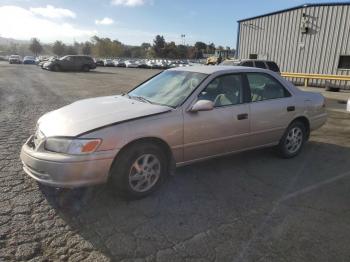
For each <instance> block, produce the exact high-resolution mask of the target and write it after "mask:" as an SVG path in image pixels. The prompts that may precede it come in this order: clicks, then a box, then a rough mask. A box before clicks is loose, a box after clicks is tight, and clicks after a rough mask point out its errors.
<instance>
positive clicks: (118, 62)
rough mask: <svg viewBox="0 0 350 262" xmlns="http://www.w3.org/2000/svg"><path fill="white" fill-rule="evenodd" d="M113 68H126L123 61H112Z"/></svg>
mask: <svg viewBox="0 0 350 262" xmlns="http://www.w3.org/2000/svg"><path fill="white" fill-rule="evenodd" d="M114 66H117V67H126V64H125V61H124V60H115V61H114Z"/></svg>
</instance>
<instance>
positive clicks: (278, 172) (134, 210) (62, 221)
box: [0, 63, 350, 262]
mask: <svg viewBox="0 0 350 262" xmlns="http://www.w3.org/2000/svg"><path fill="white" fill-rule="evenodd" d="M156 72H157V71H155V70H141V69H140V70H138V69H130V70H129V69H120V68H106V69H104V68H102V69H101V68H99V69H97V70H96V71H95V72H90V73H53V72H47V71H43V70H41V69H39V68H38V67H36V66H29V65H28V66H24V65H8V64H6V63H0V199H1V201H0V261H28V260H30V261H307V262H310V261H317V262H319V261H349V258H350V249H349V243H350V225H349V221H350V162H349V159H350V114H346V113H342V112H338V111H331V112H330V117H329V120H328V122H327V124H326V125H325V126H324V127H323V128H322V129H320V130H318V131H316V132H314V133H313V134H312V136H311V139H310V142H309V143H308V144H307V145H306V146H305V148H304V151H303V152H302V154H301V155H300V156H298V157H296V158H294V159H290V160H285V159H280V158H278V157H277V156H276V154H275V153H274V150H272V149H264V150H258V151H252V152H247V153H243V154H239V155H234V156H229V157H224V158H219V159H216V160H211V161H207V162H203V163H200V164H195V165H191V166H188V167H184V168H181V169H178V170H177V172H176V176H174V177H171V178H170V179H169V180H168V181H167V182H166V183H165V184H164V185H163V187H162V188H161V189H160V191H158V192H157V193H155V194H153V195H152V196H150V197H148V198H146V199H143V200H138V201H132V202H128V201H125V200H123V199H120V198H119V197H117V196H115V195H114V194H112V192H110V191H109V190H107V187H106V186H105V185H101V186H96V187H88V188H82V189H76V190H57V189H54V188H48V187H43V186H39V185H38V184H37V183H36V182H35V181H34V180H32V179H30V178H29V177H28V176H27V175H25V173H24V172H23V171H22V166H21V162H20V160H19V152H20V148H21V145H22V144H23V143H24V142H25V140H26V139H27V138H28V137H29V135H30V134H32V133H33V130H34V127H35V122H36V120H37V119H38V118H39V116H40V115H42V114H43V113H45V112H47V111H49V110H52V109H55V108H58V107H61V106H63V105H66V104H69V103H71V102H73V101H75V100H77V99H81V98H87V97H94V96H103V95H111V94H118V93H121V92H124V91H127V90H129V89H130V88H131V87H132V86H134V85H136V84H137V83H139V82H141V81H143V80H145V79H146V78H148V77H149V76H151V75H153V74H155V73H156Z"/></svg>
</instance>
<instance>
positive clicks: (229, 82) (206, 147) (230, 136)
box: [184, 74, 250, 161]
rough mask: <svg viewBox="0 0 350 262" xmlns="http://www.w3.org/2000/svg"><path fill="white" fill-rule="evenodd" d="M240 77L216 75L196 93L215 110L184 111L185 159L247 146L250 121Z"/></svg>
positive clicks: (218, 153)
mask: <svg viewBox="0 0 350 262" xmlns="http://www.w3.org/2000/svg"><path fill="white" fill-rule="evenodd" d="M244 92H245V90H244V84H243V78H242V76H241V75H240V74H229V75H223V76H219V77H217V78H215V79H214V80H213V81H211V82H210V83H209V84H208V85H207V86H206V87H205V88H204V89H203V91H202V92H201V93H200V94H199V96H198V99H197V101H198V100H210V101H212V102H213V103H214V109H213V110H210V111H201V112H184V161H191V160H196V159H201V158H206V157H210V156H215V155H220V154H225V153H228V152H234V151H237V150H241V149H244V148H246V147H247V145H248V143H247V140H248V136H249V129H250V122H249V104H246V103H245V99H244V97H245V94H244Z"/></svg>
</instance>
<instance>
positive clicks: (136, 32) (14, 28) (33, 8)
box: [0, 0, 341, 48]
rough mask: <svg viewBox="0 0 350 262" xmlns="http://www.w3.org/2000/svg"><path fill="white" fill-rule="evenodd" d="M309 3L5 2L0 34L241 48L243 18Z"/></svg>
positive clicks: (205, 0)
mask: <svg viewBox="0 0 350 262" xmlns="http://www.w3.org/2000/svg"><path fill="white" fill-rule="evenodd" d="M313 2H315V1H307V3H313ZM316 2H317V3H320V2H329V0H318V1H316ZM335 2H336V1H335ZM338 2H341V1H338ZM304 3H306V2H305V1H301V0H245V1H234V0H0V36H1V37H7V38H14V39H19V40H29V39H30V38H32V37H37V38H39V39H40V41H42V42H44V43H52V42H54V41H55V40H61V41H64V42H66V43H72V42H74V41H79V42H80V41H86V40H89V39H90V38H91V36H93V35H98V36H99V37H109V38H111V39H117V40H119V41H121V42H123V43H125V44H129V45H140V44H141V43H143V42H148V43H152V41H153V39H154V37H155V36H156V35H157V34H160V35H163V36H164V38H165V40H166V41H175V43H177V44H180V43H182V42H183V41H184V42H185V44H194V43H195V42H196V41H202V42H205V43H210V42H214V43H215V44H216V45H217V46H218V45H222V46H224V47H226V46H229V47H231V48H235V45H236V38H237V20H239V19H243V18H248V17H251V16H256V15H261V14H264V13H268V12H272V11H276V10H280V9H284V8H288V7H293V6H297V5H301V4H304ZM181 35H185V37H184V38H182V37H181Z"/></svg>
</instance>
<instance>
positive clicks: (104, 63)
mask: <svg viewBox="0 0 350 262" xmlns="http://www.w3.org/2000/svg"><path fill="white" fill-rule="evenodd" d="M103 65H104V66H114V63H113V60H112V59H105V60H103Z"/></svg>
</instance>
